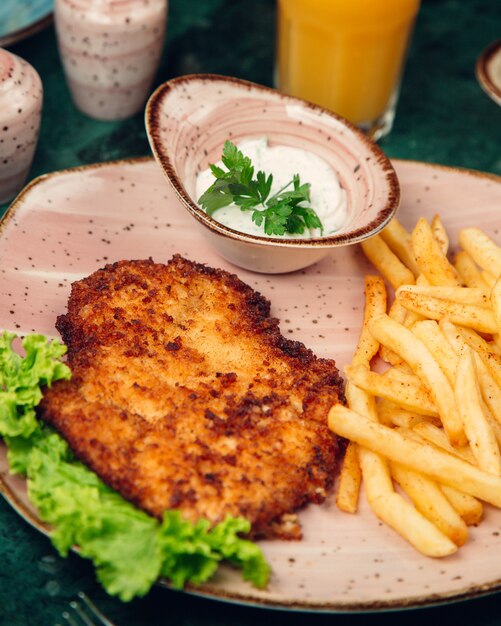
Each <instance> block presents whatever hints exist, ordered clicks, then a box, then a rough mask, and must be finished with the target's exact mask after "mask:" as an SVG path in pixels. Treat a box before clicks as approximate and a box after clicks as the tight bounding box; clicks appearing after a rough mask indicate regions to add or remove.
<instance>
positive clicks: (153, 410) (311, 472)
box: [40, 256, 343, 538]
mask: <svg viewBox="0 0 501 626" xmlns="http://www.w3.org/2000/svg"><path fill="white" fill-rule="evenodd" d="M269 309H270V305H269V302H268V301H267V300H266V299H265V298H264V297H263V296H261V295H260V294H259V293H257V292H256V291H254V290H253V289H251V287H249V286H248V285H246V284H244V283H243V282H242V281H240V280H239V279H238V278H237V277H236V276H235V275H232V274H229V273H227V272H225V271H222V270H216V269H212V268H210V267H206V266H204V265H199V264H196V263H193V262H191V261H188V260H186V259H184V258H182V257H180V256H175V257H173V259H172V260H171V261H170V262H169V263H168V264H167V265H161V264H156V263H154V262H153V261H151V260H148V261H121V262H118V263H115V264H113V265H108V266H106V267H105V268H104V269H102V270H99V271H97V272H95V273H94V274H92V275H91V276H89V277H88V278H85V279H84V280H81V281H79V282H76V283H74V284H73V286H72V291H71V296H70V299H69V303H68V313H67V314H66V315H62V316H60V317H59V318H58V320H57V328H58V330H59V331H60V333H61V335H62V337H63V340H64V342H65V343H66V344H67V346H68V363H69V365H70V367H71V369H72V371H73V377H72V379H71V380H70V381H64V382H63V381H61V382H58V383H56V384H55V385H54V386H53V387H52V388H51V389H48V390H46V393H45V396H44V399H43V401H42V404H41V406H40V414H41V417H42V418H43V419H45V420H46V421H47V422H49V423H50V424H52V425H53V426H54V427H55V428H57V429H58V430H59V431H60V432H61V433H62V435H63V436H64V437H65V438H66V439H67V440H68V442H69V444H70V446H71V447H72V449H73V450H74V451H75V453H76V455H77V456H78V457H79V458H81V459H82V460H83V461H84V462H85V463H87V464H88V465H89V466H90V467H91V468H92V469H93V470H94V471H95V472H96V473H97V474H99V476H101V477H102V479H103V480H104V481H105V482H106V483H107V484H109V485H110V486H111V487H113V488H114V489H116V490H117V491H119V492H120V493H121V494H122V495H123V496H124V497H125V498H127V499H128V500H131V501H132V502H134V503H136V504H137V505H138V506H139V507H141V508H143V509H144V510H146V511H148V512H149V513H150V514H152V515H154V516H157V517H161V515H162V513H163V511H164V510H166V509H169V508H175V509H180V510H181V511H182V513H183V515H184V516H185V517H186V518H187V519H190V520H195V519H198V518H200V517H203V518H207V519H209V520H210V521H211V522H212V523H216V522H218V521H220V520H222V519H224V517H225V516H226V515H227V514H230V515H243V516H245V517H246V518H248V519H249V520H250V521H251V523H252V528H253V534H254V535H255V536H262V535H267V536H269V535H270V534H281V535H282V536H289V537H290V538H292V537H294V536H295V535H297V534H298V528H299V527H298V526H297V525H296V526H295V525H294V524H292V525H291V524H289V528H287V524H285V525H284V524H283V523H282V522H284V520H285V521H290V516H287V515H286V514H287V513H290V512H292V511H295V510H296V509H298V508H299V507H301V506H303V505H305V504H307V503H308V502H321V501H323V499H324V498H325V495H326V490H327V488H328V487H329V486H330V485H331V483H332V481H333V479H334V475H335V470H336V466H337V458H336V457H337V451H338V444H337V440H336V438H335V437H334V436H333V435H332V434H331V433H330V432H329V429H328V427H327V420H326V416H327V413H328V410H329V408H330V407H331V405H333V404H334V403H336V402H338V401H340V400H341V401H342V400H343V397H342V387H341V379H340V377H339V374H338V370H337V369H336V367H335V363H334V361H331V360H326V359H318V358H317V357H315V356H314V355H313V353H312V352H311V351H310V350H307V349H306V348H305V347H304V346H303V344H300V343H298V342H294V341H289V340H287V339H285V338H284V337H282V335H281V334H280V332H279V327H278V321H277V320H276V319H274V318H272V317H270V316H269Z"/></svg>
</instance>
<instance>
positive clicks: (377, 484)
mask: <svg viewBox="0 0 501 626" xmlns="http://www.w3.org/2000/svg"><path fill="white" fill-rule="evenodd" d="M359 454H360V465H361V467H362V475H363V479H364V487H365V492H366V496H367V501H368V502H369V505H370V507H371V509H372V510H373V511H374V513H375V514H376V515H377V517H379V519H381V520H382V521H383V522H385V523H386V524H388V526H390V527H391V528H393V529H394V530H395V531H397V533H398V534H399V535H401V536H402V537H403V538H404V539H406V540H407V541H408V542H409V543H410V544H411V545H413V546H414V547H415V548H416V549H417V550H419V551H420V552H422V553H423V554H425V555H427V556H431V557H441V556H448V555H449V554H453V553H454V552H455V551H456V550H457V546H456V544H454V542H453V541H451V540H450V539H449V538H448V537H446V536H445V535H444V534H443V533H442V532H441V531H440V530H439V529H438V528H437V527H436V526H434V525H433V524H432V523H431V522H430V521H429V520H427V519H426V518H425V517H424V516H423V515H422V514H421V513H419V512H418V511H417V510H416V509H415V508H414V507H413V506H412V505H411V504H409V503H408V502H406V501H405V500H404V499H403V498H402V496H400V495H399V494H397V493H395V491H394V489H393V484H392V481H391V477H390V472H389V469H388V464H387V462H386V460H385V459H384V458H383V457H382V456H380V455H378V454H375V453H374V452H371V451H370V450H367V449H366V448H360V450H359Z"/></svg>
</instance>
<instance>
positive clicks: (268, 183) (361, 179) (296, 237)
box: [146, 74, 400, 273]
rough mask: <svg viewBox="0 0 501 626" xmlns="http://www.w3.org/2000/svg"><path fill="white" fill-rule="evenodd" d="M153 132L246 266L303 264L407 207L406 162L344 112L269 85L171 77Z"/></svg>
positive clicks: (207, 220) (211, 224)
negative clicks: (398, 163)
mask: <svg viewBox="0 0 501 626" xmlns="http://www.w3.org/2000/svg"><path fill="white" fill-rule="evenodd" d="M146 128H147V133H148V138H149V141H150V145H151V147H152V151H153V154H154V156H155V158H156V160H157V162H158V163H159V164H160V166H161V167H162V168H163V170H164V172H165V174H166V176H167V178H168V180H169V181H170V183H171V184H172V186H173V188H174V190H175V191H176V193H177V195H178V196H179V198H180V199H181V201H182V202H183V204H184V206H185V207H186V209H187V210H188V211H189V213H190V214H191V215H192V216H193V217H194V218H195V220H196V222H197V223H198V224H199V226H200V227H201V228H202V229H203V232H204V233H205V235H206V236H207V238H208V239H209V241H210V242H211V244H212V245H213V246H214V247H215V248H216V249H217V250H218V252H219V253H220V254H221V255H222V256H223V257H224V258H225V259H227V260H228V261H230V262H231V263H233V264H234V265H237V266H239V267H243V268H245V269H249V270H252V271H256V272H264V273H284V272H290V271H294V270H298V269H302V268H304V267H307V266H309V265H311V264H313V263H316V262H317V261H319V260H320V259H322V258H323V257H325V256H326V255H328V254H331V253H332V252H333V250H335V249H336V248H338V247H340V246H346V245H350V244H355V243H358V242H360V241H363V240H364V239H367V238H368V237H371V236H372V235H375V234H376V233H378V232H379V231H380V230H381V229H383V228H384V227H385V226H386V224H387V223H388V222H389V221H390V220H391V218H392V217H393V215H394V214H395V212H396V210H397V208H398V204H399V200H400V189H399V184H398V179H397V176H396V173H395V170H394V169H393V166H392V165H391V162H390V161H389V159H388V158H387V157H386V156H385V154H384V153H383V152H382V150H381V149H380V148H379V147H378V146H377V145H376V144H375V143H374V142H372V141H371V140H370V139H369V138H368V137H367V136H366V135H364V134H363V133H362V132H361V131H360V130H359V129H357V128H356V127H355V126H353V125H352V124H350V123H349V122H348V121H346V120H344V119H343V118H341V117H339V116H337V115H335V114H334V113H332V112H330V111H327V110H325V109H323V108H321V107H319V106H317V105H314V104H311V103H309V102H306V101H303V100H300V99H298V98H293V97H291V96H286V95H283V94H281V93H279V92H278V91H276V90H274V89H271V88H268V87H264V86H262V85H257V84H254V83H250V82H248V81H244V80H240V79H237V78H232V77H227V76H217V75H213V74H193V75H188V76H181V77H179V78H175V79H172V80H170V81H167V82H166V83H164V84H162V85H161V86H160V87H159V88H158V89H157V90H156V91H155V92H154V93H153V95H152V96H151V97H150V99H149V101H148V104H147V107H146ZM224 155H226V158H225V156H224ZM235 155H236V157H235ZM249 168H252V169H251V170H249ZM258 172H259V174H258ZM270 175H271V176H270ZM312 216H313V217H312Z"/></svg>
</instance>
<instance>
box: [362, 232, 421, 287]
mask: <svg viewBox="0 0 501 626" xmlns="http://www.w3.org/2000/svg"><path fill="white" fill-rule="evenodd" d="M361 246H362V249H363V251H364V252H365V255H366V256H367V258H368V259H369V260H370V261H371V262H372V264H373V265H374V267H376V268H377V269H378V270H379V271H380V272H381V274H382V275H383V276H384V277H385V278H386V280H387V281H388V282H389V283H390V285H391V286H392V287H393V288H394V289H396V288H397V287H400V285H408V284H413V283H414V274H413V273H412V272H411V271H410V269H408V268H407V267H406V266H405V265H404V264H403V263H402V261H400V259H399V258H398V257H397V255H396V254H394V253H393V252H392V251H391V250H390V248H389V246H388V245H387V244H386V243H385V241H384V240H383V239H382V238H381V237H380V236H379V235H375V236H374V237H371V238H370V239H366V240H365V241H364V242H362V244H361Z"/></svg>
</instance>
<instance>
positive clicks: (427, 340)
mask: <svg viewBox="0 0 501 626" xmlns="http://www.w3.org/2000/svg"><path fill="white" fill-rule="evenodd" d="M411 331H412V332H413V333H414V335H416V337H417V338H418V339H420V340H421V341H422V342H423V343H424V345H425V346H426V347H427V348H428V350H429V351H430V353H431V354H432V355H433V358H434V359H435V360H436V361H437V363H438V364H439V366H440V369H441V370H442V371H443V372H444V374H445V375H446V376H447V380H448V381H449V382H450V384H451V385H454V382H455V380H456V367H457V361H458V359H457V355H456V353H455V352H454V349H453V348H452V346H451V345H450V343H449V342H448V341H447V339H446V338H445V337H444V335H443V333H442V332H441V331H440V328H439V326H438V323H437V322H436V321H435V320H424V321H422V322H417V323H416V324H414V326H413V327H412V328H411Z"/></svg>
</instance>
